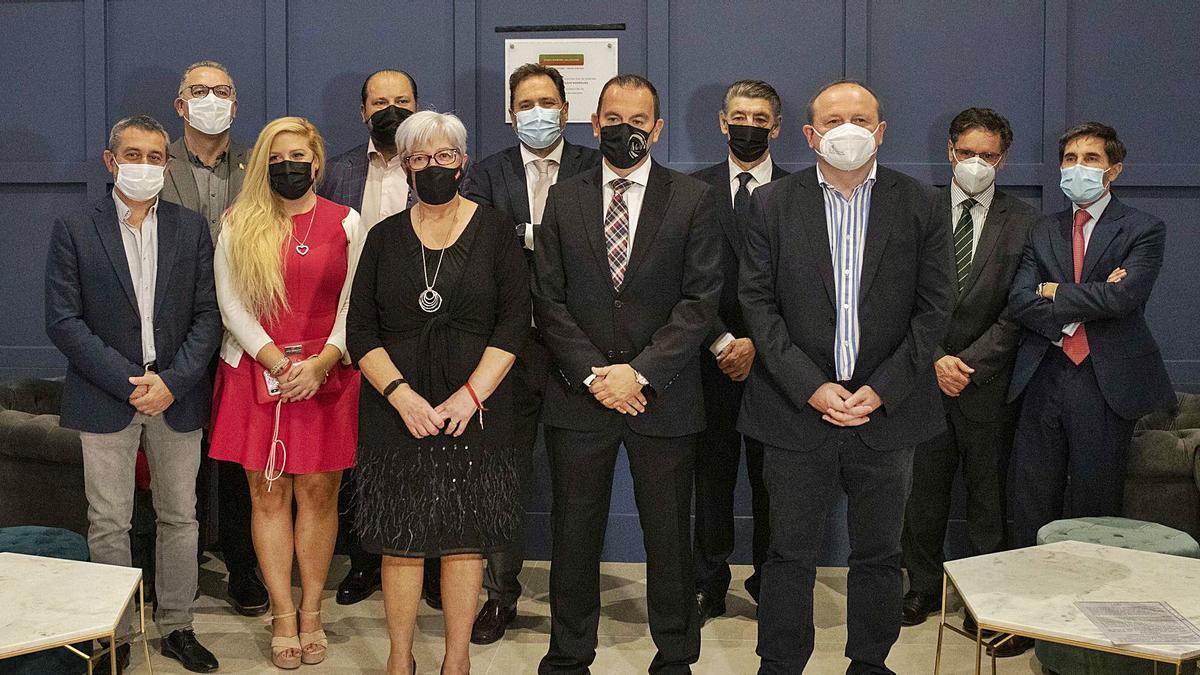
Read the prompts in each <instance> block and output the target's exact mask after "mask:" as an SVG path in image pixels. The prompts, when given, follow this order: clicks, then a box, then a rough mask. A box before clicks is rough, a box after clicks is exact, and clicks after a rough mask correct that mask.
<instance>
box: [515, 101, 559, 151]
mask: <svg viewBox="0 0 1200 675" xmlns="http://www.w3.org/2000/svg"><path fill="white" fill-rule="evenodd" d="M561 116H562V111H561V110H559V109H557V108H542V107H533V108H530V109H529V110H519V111H517V114H516V127H517V138H519V139H521V142H522V143H524V144H525V145H527V146H529V147H531V148H533V149H534V150H541V149H542V148H548V147H550V146H551V145H554V144H555V143H556V142H558V139H559V137H561V136H562V127H561V126H559V123H558V121H559V119H560V118H561Z"/></svg>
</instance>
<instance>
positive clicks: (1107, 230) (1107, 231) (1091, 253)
mask: <svg viewBox="0 0 1200 675" xmlns="http://www.w3.org/2000/svg"><path fill="white" fill-rule="evenodd" d="M1124 216H1125V205H1124V204H1122V203H1121V202H1119V201H1117V198H1116V197H1113V198H1112V201H1110V202H1109V203H1108V207H1107V208H1105V209H1104V213H1102V214H1100V220H1099V222H1097V223H1096V227H1095V228H1093V229H1092V237H1091V239H1089V240H1088V244H1087V248H1086V249H1084V251H1085V252H1084V256H1083V275H1082V276H1080V277H1079V278H1080V280H1083V281H1086V280H1088V279H1090V278H1091V277H1092V273H1093V272H1094V271H1095V268H1096V263H1097V262H1098V261H1099V260H1100V257H1101V256H1102V255H1104V250H1105V249H1107V248H1108V246H1109V244H1111V243H1112V242H1113V239H1115V238H1116V236H1117V235H1118V234H1120V232H1121V223H1120V220H1121V218H1123V217H1124ZM1101 271H1102V272H1104V270H1101ZM1109 272H1112V270H1108V271H1107V272H1104V274H1105V277H1107V275H1108V273H1109Z"/></svg>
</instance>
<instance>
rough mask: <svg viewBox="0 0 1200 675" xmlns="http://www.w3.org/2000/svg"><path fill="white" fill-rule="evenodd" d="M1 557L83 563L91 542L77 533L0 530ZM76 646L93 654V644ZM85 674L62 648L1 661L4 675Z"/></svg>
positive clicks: (30, 528)
mask: <svg viewBox="0 0 1200 675" xmlns="http://www.w3.org/2000/svg"><path fill="white" fill-rule="evenodd" d="M0 553H21V554H23V555H39V556H43V557H46V558H58V559H60V560H80V561H83V562H87V560H88V559H89V555H88V545H87V540H86V539H84V538H83V536H82V535H80V534H78V533H76V532H72V531H70V530H64V529H62V528H58V527H33V526H23V527H3V528H0ZM74 646H75V648H76V649H78V650H80V651H82V652H83V653H85V654H91V653H92V645H91V643H90V642H82V643H79V644H76V645H74ZM85 672H87V665H86V664H85V663H84V662H83V659H81V658H79V657H78V656H76V655H74V654H72V653H70V652H69V651H67V650H66V649H65V648H61V647H60V648H58V649H50V650H47V651H44V652H37V653H35V654H25V655H24V656H16V657H13V658H11V659H5V660H3V661H0V675H46V674H47V673H54V674H55V675H59V674H64V675H65V674H67V673H85Z"/></svg>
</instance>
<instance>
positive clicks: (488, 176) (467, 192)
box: [460, 139, 600, 229]
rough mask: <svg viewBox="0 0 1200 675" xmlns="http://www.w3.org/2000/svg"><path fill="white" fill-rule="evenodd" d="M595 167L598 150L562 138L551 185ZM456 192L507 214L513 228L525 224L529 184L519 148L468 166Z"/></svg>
mask: <svg viewBox="0 0 1200 675" xmlns="http://www.w3.org/2000/svg"><path fill="white" fill-rule="evenodd" d="M598 166H600V152H599V151H598V150H596V149H594V148H586V147H584V146H582V145H575V144H574V143H569V142H567V140H566V139H563V152H562V161H561V162H559V164H558V180H557V181H555V182H556V183H561V182H563V181H565V180H567V179H568V178H571V177H573V176H575V175H577V174H580V173H583V172H585V171H589V170H591V169H594V168H596V167H598ZM460 192H462V195H463V196H464V197H466V198H467V199H470V200H471V201H473V202H476V203H478V204H483V205H484V206H490V207H492V208H494V209H497V210H499V211H503V212H504V213H506V214H508V216H509V217H510V218H512V221H513V224H514V225H516V224H517V223H528V222H529V220H530V215H529V183H528V182H526V180H525V162H524V160H523V159H522V157H521V146H519V145H514V146H512V147H509V148H505V149H503V150H501V151H500V152H497V153H496V154H494V155H490V156H488V157H486V158H484V159H482V160H480V161H478V162H476V163H475V164H474V165H473V166H470V167H468V168H467V175H466V177H465V178H463V182H462V186H461V189H460ZM535 229H536V228H535Z"/></svg>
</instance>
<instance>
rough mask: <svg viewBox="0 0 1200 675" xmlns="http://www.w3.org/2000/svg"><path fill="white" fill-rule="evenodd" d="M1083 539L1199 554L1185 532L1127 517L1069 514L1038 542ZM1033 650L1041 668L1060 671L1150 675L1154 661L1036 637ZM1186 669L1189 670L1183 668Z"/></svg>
mask: <svg viewBox="0 0 1200 675" xmlns="http://www.w3.org/2000/svg"><path fill="white" fill-rule="evenodd" d="M1058 541H1082V542H1087V543H1091V544H1102V545H1105V546H1116V547H1118V548H1127V549H1131V550H1134V551H1150V552H1153V553H1166V554H1168V555H1179V556H1185V557H1188V558H1200V544H1197V543H1196V540H1195V539H1193V538H1192V537H1191V535H1189V534H1188V533H1186V532H1180V531H1179V530H1176V529H1173V528H1170V527H1167V526H1165V525H1159V524H1157V523H1147V522H1143V521H1140V520H1130V519H1128V518H1070V519H1067V520H1056V521H1054V522H1053V523H1050V524H1049V525H1046V526H1044V527H1042V529H1040V530H1038V539H1037V543H1038V545H1041V544H1053V543H1054V542H1058ZM1034 650H1035V652H1036V653H1037V657H1038V661H1040V662H1041V664H1042V669H1043V670H1044V671H1048V672H1052V673H1058V674H1059V675H1077V674H1078V675H1152V674H1153V673H1154V663H1153V662H1151V661H1144V660H1142V659H1134V658H1130V657H1128V656H1121V655H1119V654H1106V653H1104V652H1097V651H1093V650H1090V649H1080V648H1078V647H1068V646H1066V645H1060V644H1056V643H1053V642H1044V641H1042V640H1038V641H1037V642H1036V643H1035V646H1034ZM1185 672H1192V671H1190V670H1185Z"/></svg>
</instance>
